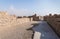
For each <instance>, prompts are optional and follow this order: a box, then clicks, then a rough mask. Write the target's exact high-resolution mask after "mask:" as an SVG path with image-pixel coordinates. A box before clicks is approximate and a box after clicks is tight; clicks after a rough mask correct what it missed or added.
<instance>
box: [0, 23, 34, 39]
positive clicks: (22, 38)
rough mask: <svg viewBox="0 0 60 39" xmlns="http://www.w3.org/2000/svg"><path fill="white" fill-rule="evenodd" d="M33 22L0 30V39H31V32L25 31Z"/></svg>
mask: <svg viewBox="0 0 60 39" xmlns="http://www.w3.org/2000/svg"><path fill="white" fill-rule="evenodd" d="M32 23H34V22H28V23H23V24H19V25H16V26H7V27H6V26H4V27H2V28H0V39H32V34H33V31H31V30H27V29H28V28H30V27H32V26H33V25H31V24H32Z"/></svg>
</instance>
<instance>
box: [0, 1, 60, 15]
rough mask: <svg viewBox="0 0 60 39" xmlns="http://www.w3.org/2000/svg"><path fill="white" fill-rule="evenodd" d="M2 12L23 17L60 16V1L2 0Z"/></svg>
mask: <svg viewBox="0 0 60 39" xmlns="http://www.w3.org/2000/svg"><path fill="white" fill-rule="evenodd" d="M0 11H8V12H9V13H10V14H16V15H21V16H23V15H32V14H34V13H36V14H37V15H42V16H44V15H47V14H49V13H52V14H55V13H56V14H59V13H60V0H0ZM33 12H34V13H33Z"/></svg>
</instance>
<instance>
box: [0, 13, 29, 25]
mask: <svg viewBox="0 0 60 39" xmlns="http://www.w3.org/2000/svg"><path fill="white" fill-rule="evenodd" d="M25 22H29V18H17V17H16V16H15V15H9V14H8V13H7V12H0V26H15V25H18V24H22V23H25Z"/></svg>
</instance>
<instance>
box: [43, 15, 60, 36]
mask: <svg viewBox="0 0 60 39" xmlns="http://www.w3.org/2000/svg"><path fill="white" fill-rule="evenodd" d="M44 20H45V21H47V22H48V23H49V24H50V25H51V26H52V28H53V29H54V30H55V31H56V33H57V34H58V35H59V36H60V16H59V15H53V16H44Z"/></svg>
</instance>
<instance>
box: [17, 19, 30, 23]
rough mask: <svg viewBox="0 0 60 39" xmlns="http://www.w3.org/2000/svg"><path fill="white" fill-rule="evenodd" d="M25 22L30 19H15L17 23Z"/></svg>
mask: <svg viewBox="0 0 60 39" xmlns="http://www.w3.org/2000/svg"><path fill="white" fill-rule="evenodd" d="M26 22H30V19H29V18H18V19H17V24H23V23H26Z"/></svg>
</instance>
